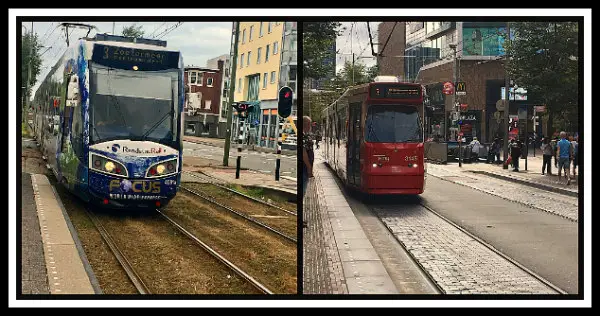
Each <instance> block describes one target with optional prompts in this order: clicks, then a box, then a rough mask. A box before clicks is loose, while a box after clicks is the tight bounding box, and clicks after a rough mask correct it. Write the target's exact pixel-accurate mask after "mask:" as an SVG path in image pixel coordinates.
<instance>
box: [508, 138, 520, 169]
mask: <svg viewBox="0 0 600 316" xmlns="http://www.w3.org/2000/svg"><path fill="white" fill-rule="evenodd" d="M521 149H522V145H521V140H516V141H515V140H514V139H513V140H512V145H511V147H510V156H511V157H512V163H513V168H514V169H513V171H516V172H519V158H520V157H521Z"/></svg>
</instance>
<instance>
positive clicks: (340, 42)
mask: <svg viewBox="0 0 600 316" xmlns="http://www.w3.org/2000/svg"><path fill="white" fill-rule="evenodd" d="M379 23H381V22H371V21H370V22H369V27H370V28H371V37H373V44H375V43H376V42H377V26H378V25H379ZM342 27H346V30H345V31H344V32H343V33H342V34H341V35H340V36H338V38H337V40H336V50H337V52H338V54H337V56H336V67H335V68H336V72H339V71H340V70H341V69H342V68H343V67H344V62H345V61H346V60H347V61H350V62H352V53H355V54H356V58H357V59H355V61H354V63H363V64H365V65H367V66H369V67H371V66H373V65H375V61H376V59H375V58H358V57H359V56H360V57H370V56H372V54H371V43H370V41H369V32H368V29H367V22H366V21H365V22H342ZM351 34H352V35H351ZM374 48H375V52H377V46H376V45H375V46H374Z"/></svg>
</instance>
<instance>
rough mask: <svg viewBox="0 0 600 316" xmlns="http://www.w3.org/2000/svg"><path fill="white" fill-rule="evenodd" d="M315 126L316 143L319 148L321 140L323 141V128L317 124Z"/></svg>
mask: <svg viewBox="0 0 600 316" xmlns="http://www.w3.org/2000/svg"><path fill="white" fill-rule="evenodd" d="M315 128H316V129H317V130H316V131H315V145H316V146H317V149H319V142H320V141H321V129H320V128H319V126H316V127H315Z"/></svg>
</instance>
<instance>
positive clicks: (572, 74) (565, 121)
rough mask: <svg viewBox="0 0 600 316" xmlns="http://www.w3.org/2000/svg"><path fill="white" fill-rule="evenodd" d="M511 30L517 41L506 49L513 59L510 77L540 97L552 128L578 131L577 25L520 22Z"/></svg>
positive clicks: (507, 44)
mask: <svg viewBox="0 0 600 316" xmlns="http://www.w3.org/2000/svg"><path fill="white" fill-rule="evenodd" d="M510 29H511V33H512V32H513V31H514V38H513V39H511V41H510V42H509V41H505V45H504V46H505V49H506V52H507V54H508V56H509V57H510V58H509V62H508V72H509V75H510V77H511V78H513V79H514V81H515V83H516V84H517V85H518V86H521V87H524V88H527V90H528V94H530V93H531V94H535V95H539V96H540V98H541V100H543V102H544V103H545V104H546V111H547V113H548V114H547V115H548V126H549V127H551V128H554V129H571V131H573V130H576V129H577V128H578V125H577V121H578V120H577V117H578V110H579V109H578V99H579V98H578V90H579V86H578V71H579V69H578V61H577V59H578V56H579V51H578V23H577V22H558V23H557V22H517V23H511V27H510ZM554 118H556V119H555V120H554ZM553 121H554V122H553ZM553 123H554V124H553ZM549 132H552V131H549Z"/></svg>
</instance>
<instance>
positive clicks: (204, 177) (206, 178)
mask: <svg viewBox="0 0 600 316" xmlns="http://www.w3.org/2000/svg"><path fill="white" fill-rule="evenodd" d="M183 173H185V174H187V175H189V176H191V177H194V178H198V179H201V180H204V181H206V182H207V183H210V184H212V185H214V186H216V187H219V188H221V189H224V190H227V191H229V192H231V193H234V194H236V195H239V196H242V197H244V198H246V199H248V200H251V201H254V202H257V203H260V204H263V205H266V206H268V207H272V208H274V209H277V210H279V211H282V212H285V213H287V214H290V215H293V216H298V214H297V213H296V212H293V211H290V210H286V209H284V208H282V207H279V206H277V205H274V204H271V203H268V202H265V201H263V200H260V199H257V198H255V197H252V196H249V195H247V194H244V193H242V192H239V191H237V190H233V189H231V188H228V187H226V186H224V185H222V184H220V183H219V182H218V180H219V179H217V178H215V177H212V176H210V175H207V174H206V173H204V172H201V171H200V173H194V172H190V171H183ZM222 183H225V182H223V181H222Z"/></svg>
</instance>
